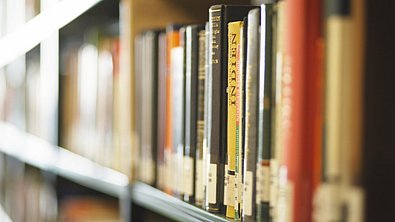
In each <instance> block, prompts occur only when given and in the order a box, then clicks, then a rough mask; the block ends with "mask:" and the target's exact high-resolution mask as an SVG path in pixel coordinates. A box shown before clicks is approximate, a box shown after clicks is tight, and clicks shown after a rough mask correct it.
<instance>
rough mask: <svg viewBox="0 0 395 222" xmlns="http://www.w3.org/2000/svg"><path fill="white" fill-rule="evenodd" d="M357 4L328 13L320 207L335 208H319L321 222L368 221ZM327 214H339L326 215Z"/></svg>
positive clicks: (333, 5) (335, 6) (339, 4)
mask: <svg viewBox="0 0 395 222" xmlns="http://www.w3.org/2000/svg"><path fill="white" fill-rule="evenodd" d="M351 2H352V1H351V0H350V1H332V2H328V4H327V6H328V7H327V10H326V13H327V19H326V23H327V25H326V27H327V29H326V39H327V42H326V43H327V52H326V53H327V54H326V64H327V67H326V70H325V71H326V87H325V96H326V98H325V134H324V135H325V149H324V152H323V154H324V155H323V157H324V158H325V161H324V163H325V164H324V167H323V169H324V170H323V183H322V184H321V186H320V187H319V188H318V190H317V192H316V194H315V198H316V200H317V199H318V201H315V202H316V203H331V204H327V205H324V204H317V205H316V206H314V207H315V209H319V210H318V211H317V212H316V213H315V214H314V217H315V218H314V219H315V220H316V221H328V220H345V221H362V219H357V218H362V217H363V207H362V206H363V201H362V200H363V195H362V192H361V189H360V187H358V186H359V185H360V181H359V180H360V178H359V176H358V171H359V169H358V168H359V166H358V165H359V162H360V161H359V158H360V149H361V145H362V143H361V142H362V141H361V139H362V134H361V132H362V131H361V126H362V124H361V119H362V118H361V117H362V103H361V100H362V74H363V73H362V64H363V61H362V58H363V53H362V50H363V45H362V40H361V39H362V37H363V32H362V30H361V26H362V21H361V15H360V14H356V9H355V8H354V7H357V8H359V7H361V5H362V3H359V2H357V1H354V2H353V3H352V4H351ZM354 3H355V4H354ZM357 10H359V9H357ZM358 13H361V12H358ZM358 23H359V24H358ZM356 200H357V201H356ZM325 209H329V210H330V211H331V212H333V213H331V214H329V213H325V211H326V210H325ZM380 221H381V220H380Z"/></svg>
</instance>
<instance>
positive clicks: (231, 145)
mask: <svg viewBox="0 0 395 222" xmlns="http://www.w3.org/2000/svg"><path fill="white" fill-rule="evenodd" d="M242 24H243V22H241V21H237V22H230V23H229V24H228V47H229V48H228V88H227V93H228V128H227V138H228V140H227V142H228V147H227V149H228V172H227V173H226V174H227V175H226V177H227V181H228V183H227V187H226V189H227V192H226V193H227V197H225V204H226V205H227V206H226V217H229V218H234V216H235V208H234V203H235V201H234V200H235V198H234V197H235V182H236V181H235V170H236V142H237V141H236V138H237V130H236V122H237V97H238V96H237V94H238V93H239V88H238V84H237V83H238V78H239V75H240V72H239V69H238V60H237V54H238V50H239V48H240V28H241V27H242Z"/></svg>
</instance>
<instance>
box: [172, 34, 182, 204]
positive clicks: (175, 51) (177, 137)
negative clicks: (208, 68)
mask: <svg viewBox="0 0 395 222" xmlns="http://www.w3.org/2000/svg"><path fill="white" fill-rule="evenodd" d="M184 51H185V28H184V27H182V28H180V30H179V43H178V46H176V47H174V48H172V49H171V60H172V61H171V74H172V84H171V85H172V97H173V98H172V117H171V118H172V131H173V133H172V137H173V138H172V155H173V156H172V177H173V179H172V185H173V191H174V193H173V196H175V197H177V198H181V197H182V194H183V186H184V175H183V157H184V154H183V153H184V118H185V117H184V113H185V112H184V101H185V87H184V85H185V63H184V61H185V58H184V55H185V52H184ZM179 177H181V182H180V181H179V179H178V178H179ZM177 179H178V180H177Z"/></svg>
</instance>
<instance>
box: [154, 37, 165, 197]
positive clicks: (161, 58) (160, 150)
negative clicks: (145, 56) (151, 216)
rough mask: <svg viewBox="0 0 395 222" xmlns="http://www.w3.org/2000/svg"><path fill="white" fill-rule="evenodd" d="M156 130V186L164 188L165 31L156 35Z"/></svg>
mask: <svg viewBox="0 0 395 222" xmlns="http://www.w3.org/2000/svg"><path fill="white" fill-rule="evenodd" d="M157 97H158V104H157V106H158V109H157V116H158V117H157V118H158V130H157V159H156V164H157V173H156V175H157V177H156V180H157V187H158V188H159V189H161V190H164V188H165V181H166V177H165V175H166V170H165V169H166V168H165V130H166V128H165V121H166V119H165V118H166V33H165V32H161V33H160V34H159V36H158V95H157Z"/></svg>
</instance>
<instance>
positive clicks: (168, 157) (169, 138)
mask: <svg viewBox="0 0 395 222" xmlns="http://www.w3.org/2000/svg"><path fill="white" fill-rule="evenodd" d="M166 38H167V44H166V121H165V125H166V127H165V128H166V130H165V152H164V157H165V169H166V170H165V171H166V176H165V177H166V179H165V184H164V185H165V192H167V193H169V194H171V193H172V190H173V184H172V181H173V179H174V178H173V172H174V171H173V169H172V168H173V165H174V157H173V156H174V155H173V152H172V147H173V122H172V115H173V104H172V103H173V84H172V82H173V80H172V60H173V57H172V49H173V48H176V47H178V46H179V42H180V33H179V31H178V30H173V29H171V28H168V30H167V31H166Z"/></svg>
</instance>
